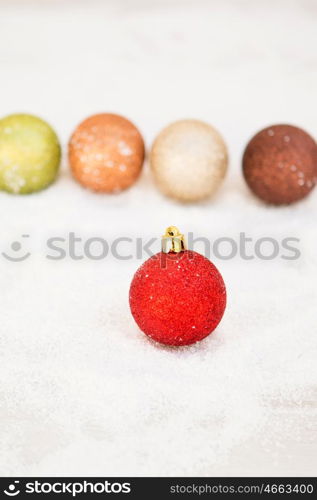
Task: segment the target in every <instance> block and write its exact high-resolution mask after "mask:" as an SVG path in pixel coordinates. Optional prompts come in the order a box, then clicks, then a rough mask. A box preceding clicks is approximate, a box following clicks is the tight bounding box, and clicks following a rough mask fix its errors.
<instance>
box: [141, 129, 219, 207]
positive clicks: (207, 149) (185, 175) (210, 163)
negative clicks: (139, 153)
mask: <svg viewBox="0 0 317 500" xmlns="http://www.w3.org/2000/svg"><path fill="white" fill-rule="evenodd" d="M150 163H151V169H152V172H153V174H154V177H155V180H156V182H157V185H158V187H159V188H160V190H161V191H162V192H163V193H164V194H166V195H167V196H170V197H172V198H175V199H177V200H179V201H185V202H186V201H188V202H192V201H197V200H201V199H203V198H207V197H208V196H211V195H212V194H214V193H215V191H216V190H217V189H218V187H219V185H220V184H221V182H222V180H223V178H224V176H225V174H226V171H227V167H228V153H227V148H226V144H225V142H224V140H223V139H222V137H221V135H220V134H219V132H218V131H217V130H216V129H214V128H213V127H212V126H211V125H209V124H207V123H204V122H202V121H199V120H180V121H177V122H174V123H172V124H171V125H169V126H168V127H166V128H164V129H163V130H162V131H161V132H160V134H159V135H158V136H157V138H156V139H155V141H154V144H153V147H152V151H151V157H150Z"/></svg>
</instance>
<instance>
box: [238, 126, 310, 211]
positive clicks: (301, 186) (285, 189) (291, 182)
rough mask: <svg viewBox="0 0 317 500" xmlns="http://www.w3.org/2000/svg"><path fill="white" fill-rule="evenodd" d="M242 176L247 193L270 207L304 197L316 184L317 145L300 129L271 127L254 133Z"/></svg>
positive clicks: (246, 152) (244, 155) (247, 149)
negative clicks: (248, 189)
mask: <svg viewBox="0 0 317 500" xmlns="http://www.w3.org/2000/svg"><path fill="white" fill-rule="evenodd" d="M242 164H243V174H244V178H245V180H246V182H247V184H248V186H249V188H250V189H251V191H252V192H253V193H254V194H255V195H256V196H257V197H258V198H260V199H261V200H263V201H265V202H266V203H268V204H273V205H288V204H291V203H295V202H296V201H299V200H301V199H303V198H305V197H306V196H307V195H308V194H309V193H310V191H312V189H313V188H314V187H315V184H316V181H317V145H316V142H315V141H314V139H313V138H312V137H311V136H310V135H309V134H307V133H306V132H305V131H304V130H302V129H300V128H297V127H294V126H292V125H272V126H271V127H267V128H265V129H263V130H261V131H260V132H259V133H257V134H256V135H255V136H254V137H253V138H252V139H251V141H250V142H249V144H248V145H247V147H246V149H245V151H244V154H243V160H242Z"/></svg>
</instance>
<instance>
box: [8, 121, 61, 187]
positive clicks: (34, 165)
mask: <svg viewBox="0 0 317 500" xmlns="http://www.w3.org/2000/svg"><path fill="white" fill-rule="evenodd" d="M60 160H61V147H60V144H59V141H58V137H57V135H56V134H55V132H54V130H53V129H52V128H51V127H50V126H49V125H48V124H47V123H46V122H45V121H43V120H41V119H40V118H37V117H36V116H32V115H26V114H17V115H10V116H6V117H5V118H3V119H2V120H0V189H1V190H3V191H8V192H9V193H15V194H27V193H33V192H35V191H40V190H41V189H44V188H46V187H47V186H48V185H49V184H51V183H52V182H53V181H54V179H55V178H56V175H57V172H58V169H59V164H60Z"/></svg>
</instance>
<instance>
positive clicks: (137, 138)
mask: <svg viewBox="0 0 317 500" xmlns="http://www.w3.org/2000/svg"><path fill="white" fill-rule="evenodd" d="M144 154H145V151H144V141H143V138H142V136H141V134H140V132H139V131H138V129H137V128H136V127H135V126H134V125H133V123H131V122H130V121H129V120H127V119H126V118H124V117H122V116H119V115H115V114H111V113H102V114H97V115H93V116H90V117H89V118H87V119H86V120H84V121H83V122H82V123H81V124H80V125H79V126H78V127H77V128H76V130H75V131H74V133H73V135H72V136H71V139H70V141H69V146H68V157H69V163H70V167H71V170H72V172H73V175H74V177H75V178H76V179H77V180H78V181H79V182H80V184H82V185H83V186H84V187H86V188H89V189H91V190H93V191H97V192H101V193H116V192H119V191H122V190H124V189H127V188H128V187H130V186H131V185H132V184H133V183H134V182H135V181H136V180H137V178H138V176H139V175H140V172H141V170H142V166H143V162H144Z"/></svg>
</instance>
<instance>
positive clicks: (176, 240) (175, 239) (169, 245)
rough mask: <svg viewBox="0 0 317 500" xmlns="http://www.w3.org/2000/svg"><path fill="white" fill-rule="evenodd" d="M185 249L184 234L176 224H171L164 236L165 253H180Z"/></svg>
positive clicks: (163, 250)
mask: <svg viewBox="0 0 317 500" xmlns="http://www.w3.org/2000/svg"><path fill="white" fill-rule="evenodd" d="M184 250H185V240H184V235H183V234H182V233H180V231H179V229H178V228H177V227H176V226H169V227H168V228H167V229H166V231H165V234H163V237H162V252H163V253H169V252H172V253H179V252H183V251H184Z"/></svg>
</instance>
